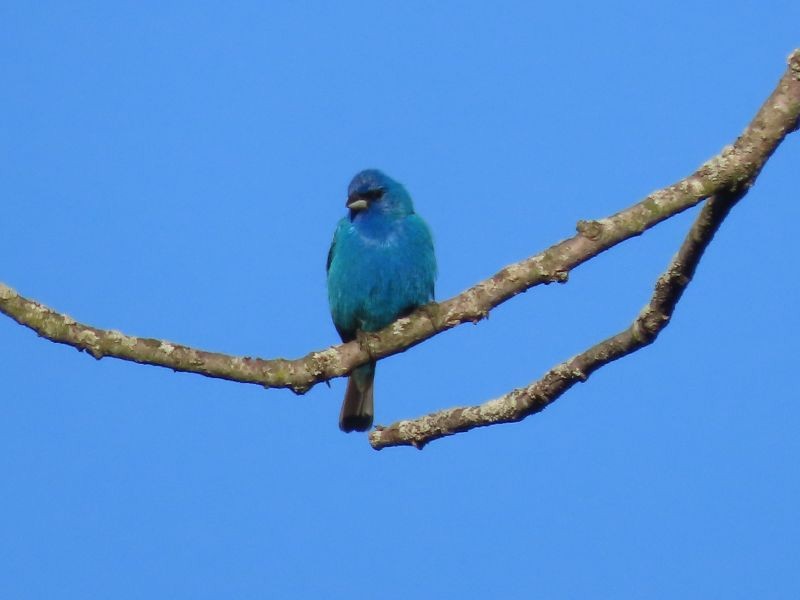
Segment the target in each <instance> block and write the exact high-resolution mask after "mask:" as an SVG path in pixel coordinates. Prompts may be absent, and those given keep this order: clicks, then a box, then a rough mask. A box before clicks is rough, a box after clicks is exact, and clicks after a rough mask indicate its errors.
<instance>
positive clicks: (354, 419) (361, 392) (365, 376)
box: [339, 362, 375, 433]
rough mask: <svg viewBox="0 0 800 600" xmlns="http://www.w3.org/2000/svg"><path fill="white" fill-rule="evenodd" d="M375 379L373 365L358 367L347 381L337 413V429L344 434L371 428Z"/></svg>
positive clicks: (373, 411)
mask: <svg viewBox="0 0 800 600" xmlns="http://www.w3.org/2000/svg"><path fill="white" fill-rule="evenodd" d="M374 379H375V363H374V362H371V363H367V364H366V365H364V366H363V367H358V368H357V369H356V370H355V371H353V372H352V373H351V374H350V378H349V379H348V380H347V391H346V392H345V393H344V402H342V412H340V413H339V429H341V430H342V431H344V432H345V433H350V432H351V431H366V430H367V429H369V428H370V427H372V418H373V415H374V414H375V410H374V408H373V403H372V382H373V381H374Z"/></svg>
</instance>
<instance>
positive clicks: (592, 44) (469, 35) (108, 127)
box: [0, 0, 800, 599]
mask: <svg viewBox="0 0 800 600" xmlns="http://www.w3.org/2000/svg"><path fill="white" fill-rule="evenodd" d="M798 23H800V4H798V3H797V2H796V1H795V0H792V1H788V0H787V1H783V2H767V3H757V2H735V1H734V2H719V1H715V2H705V3H689V2H673V3H656V2H650V3H647V2H611V3H595V2H585V3H575V2H563V3H547V4H543V3H533V2H502V3H486V2H439V3H422V2H405V3H374V2H373V3H366V2H365V3H356V2H342V3H323V2H306V3H300V2H233V3H213V2H183V3H180V2H166V3H165V2H158V3H156V2H114V3H109V2H37V3H33V2H23V1H10V0H5V1H2V2H0V85H2V91H0V184H1V186H2V187H0V198H1V200H0V202H2V211H1V212H0V244H1V247H2V250H1V251H0V280H1V281H3V282H5V283H6V284H8V285H10V286H12V287H14V288H16V289H17V290H18V291H19V292H20V293H22V294H24V295H26V296H29V297H32V298H35V299H37V300H40V301H42V302H44V303H46V304H48V305H50V306H52V307H54V308H56V309H58V310H60V311H63V312H65V313H67V314H69V315H71V316H72V317H74V318H76V319H78V320H80V321H83V322H87V323H90V324H92V325H95V326H99V327H106V328H112V329H118V330H121V331H124V332H126V333H130V334H134V335H143V336H148V337H158V338H165V339H168V340H171V341H175V342H180V343H185V344H190V345H194V346H197V347H200V348H203V349H208V350H217V351H223V352H230V353H234V354H242V355H253V356H261V357H264V358H271V357H278V356H285V357H297V356H301V355H303V354H305V353H306V352H308V351H310V350H313V349H321V348H325V347H327V346H328V345H330V344H333V343H335V342H337V341H338V339H337V336H336V332H335V330H334V328H333V326H332V324H331V322H330V317H329V314H328V307H327V299H326V294H325V276H324V268H325V258H326V254H327V251H328V245H329V243H330V239H331V235H332V233H333V229H334V226H335V223H336V221H337V219H339V218H340V217H341V216H342V214H343V213H344V200H345V191H346V187H347V184H348V182H349V180H350V178H351V177H352V176H353V174H354V173H356V172H357V171H359V170H361V169H362V168H366V167H378V168H381V169H383V170H385V171H386V172H387V173H388V174H390V175H392V176H393V177H395V178H396V179H398V180H400V181H402V182H403V183H405V184H406V186H407V188H408V189H409V190H410V192H411V193H412V195H413V197H414V199H415V202H416V207H417V210H418V212H419V213H420V214H422V215H423V216H424V217H425V219H426V220H427V221H428V222H429V223H430V225H431V228H432V230H433V231H434V234H435V238H436V246H437V254H438V258H439V267H440V277H439V280H438V284H437V296H438V298H439V299H444V298H449V297H451V296H453V295H455V294H456V293H458V292H460V291H462V290H463V289H465V288H466V287H468V286H470V285H472V284H473V283H475V282H477V281H479V280H481V279H483V278H485V277H487V276H489V275H491V274H492V273H494V272H495V271H497V270H498V269H499V268H501V267H502V266H504V265H506V264H508V263H510V262H513V261H515V260H519V259H521V258H524V257H526V256H528V255H531V254H534V253H536V252H538V251H540V250H542V249H544V248H545V247H547V246H548V245H550V244H552V243H554V242H556V241H558V240H560V239H562V238H564V237H567V236H570V235H572V233H573V231H574V226H575V223H576V221H578V220H579V219H589V218H598V217H603V216H606V215H608V214H610V213H612V212H615V211H617V210H619V209H621V208H623V207H626V206H628V205H630V204H632V203H634V202H636V201H638V200H640V199H641V198H642V197H644V196H645V195H646V194H648V193H649V192H651V191H653V190H655V189H657V188H659V187H662V186H664V185H667V184H669V183H671V182H673V181H675V180H677V179H680V178H681V177H683V176H685V175H687V174H688V173H689V172H691V171H692V170H694V169H695V168H696V167H697V166H698V165H699V164H700V163H702V162H703V161H704V160H706V159H707V158H709V157H710V156H712V155H714V154H716V153H717V152H718V151H719V150H720V149H721V148H722V147H723V146H724V145H725V144H727V143H730V142H732V141H733V140H734V139H735V137H736V136H737V135H738V134H739V132H740V131H741V130H742V129H743V128H744V126H745V125H746V124H747V122H748V121H749V120H750V119H751V117H752V116H753V115H754V114H755V111H756V109H757V108H758V106H759V105H760V104H761V102H762V101H763V100H764V99H765V98H766V97H767V96H768V94H769V93H770V92H771V91H772V89H773V87H774V85H775V83H776V82H777V80H778V78H779V77H780V75H781V73H782V72H783V70H784V68H785V59H786V57H787V55H788V54H789V53H790V51H791V50H792V49H793V48H795V47H797V46H800V35H798V32H799V31H800V28H799V27H798ZM798 164H800V134H795V135H794V136H791V137H790V138H788V139H787V141H786V142H785V143H784V145H783V146H781V147H780V148H779V150H778V152H777V153H776V154H775V156H774V157H773V158H772V160H771V161H770V162H769V163H768V165H767V167H766V168H765V169H764V171H763V173H762V175H761V178H760V179H759V181H758V183H757V185H756V186H755V187H754V188H753V190H752V191H751V192H750V194H749V195H748V196H747V198H746V199H745V200H744V201H743V202H742V203H741V204H740V205H739V206H738V207H737V208H736V209H735V210H734V211H733V213H732V214H731V216H730V217H729V219H728V220H727V222H726V223H725V224H724V226H723V228H722V230H721V232H720V233H719V235H718V237H717V239H716V240H715V241H714V243H713V245H712V246H711V248H710V250H709V252H708V254H707V256H706V257H705V259H704V260H703V262H702V264H701V266H700V268H699V270H698V273H697V277H696V279H695V281H694V282H693V284H692V286H691V287H690V288H689V290H688V292H687V293H686V295H685V297H684V299H683V301H682V302H681V303H680V305H679V306H678V309H677V311H676V314H675V317H674V320H673V322H672V323H671V325H670V326H669V327H668V328H667V329H666V330H665V332H664V333H663V335H662V337H661V338H660V339H659V340H658V341H657V343H656V344H655V345H654V346H652V347H650V348H647V349H645V350H644V351H642V352H640V353H637V354H636V355H634V356H631V357H628V358H625V359H624V360H622V361H620V362H618V363H615V364H613V365H611V366H609V367H606V368H604V369H602V370H601V371H599V372H598V373H597V374H595V375H594V376H593V377H592V378H591V380H590V381H589V382H587V383H585V384H582V385H580V386H577V387H576V388H574V389H573V390H571V391H570V392H569V393H568V394H567V395H566V396H564V397H563V398H561V399H560V400H559V401H558V402H557V403H555V404H554V405H553V406H552V407H550V408H549V409H548V410H546V411H545V412H544V413H542V414H540V415H536V416H534V417H532V418H530V419H528V420H526V421H524V422H522V423H519V424H515V425H506V426H501V427H494V428H488V429H482V430H478V431H474V432H470V433H467V434H463V435H459V436H456V437H453V438H449V439H446V440H442V441H438V442H436V443H433V444H431V445H430V446H429V447H428V448H426V449H425V450H424V451H423V452H418V451H416V450H413V449H409V448H400V449H388V450H384V451H382V452H375V451H373V450H372V449H371V448H370V447H369V445H368V444H367V440H366V437H365V436H364V435H349V436H347V435H344V434H342V433H340V432H339V430H338V428H337V417H338V411H339V403H340V401H341V398H342V396H343V393H344V381H343V380H336V381H333V382H332V385H331V387H330V388H328V387H327V386H325V385H320V386H317V387H316V388H314V389H313V390H312V391H311V392H309V393H308V394H306V395H305V396H295V395H293V394H292V393H290V392H288V391H285V390H269V391H267V390H263V389H261V388H258V387H256V386H247V385H241V384H234V383H229V382H222V381H215V380H209V379H205V378H203V377H200V376H196V375H186V374H175V373H173V372H171V371H169V370H165V369H158V368H154V367H145V366H139V365H135V364H131V363H124V362H121V361H115V360H112V359H105V360H102V361H99V362H97V361H95V360H94V359H92V358H90V357H89V356H88V355H86V354H81V353H78V352H76V351H75V350H74V349H72V348H68V347H66V346H59V345H55V344H52V343H50V342H47V341H45V340H42V339H39V338H38V337H37V336H36V335H35V334H33V333H32V332H31V331H29V330H27V329H23V328H21V327H19V326H17V325H16V324H14V323H13V322H12V321H11V320H9V319H7V318H5V317H2V318H0V340H2V346H0V377H1V378H2V379H1V380H2V395H1V396H0V498H2V511H0V597H2V598H8V599H12V598H13V599H29V598H37V599H38V598H47V599H50V598H114V599H128V598H147V599H153V598H193V599H195V598H374V597H382V598H390V599H391V598H408V597H415V598H433V597H438V598H446V597H461V598H479V597H499V598H547V599H561V598H580V599H584V598H592V599H597V598H665V599H666V598H670V599H671V598H726V599H737V598H748V599H751V598H769V599H771V598H780V599H783V598H798V597H800V556H799V554H800V550H798V539H800V517H799V516H798V510H797V507H798V504H799V503H800V472H799V471H798V460H800V438H798V434H797V432H798V429H799V428H800V404H798V399H800V398H799V396H800V394H799V393H798V391H797V381H796V371H797V355H798V352H797V337H798V334H799V333H800V316H799V315H800V312H798V310H797V306H798V302H799V301H800V290H798V281H797V279H798V278H797V265H798V261H800V251H798V244H797V227H798V223H800V203H798V201H797V200H798V172H799V171H798ZM694 214H695V211H691V212H690V213H686V214H684V215H681V216H680V217H679V218H677V219H674V220H672V221H670V222H668V223H665V224H662V225H661V226H659V227H658V228H657V229H655V230H653V231H651V232H649V233H648V234H646V235H645V236H642V237H640V238H637V239H634V240H631V241H629V242H627V243H626V244H624V245H623V246H621V247H619V248H616V249H614V250H612V251H611V252H609V253H607V254H604V255H602V256H601V257H600V258H599V259H597V260H595V261H592V262H591V263H590V264H588V265H586V266H583V267H581V268H579V269H577V270H576V271H574V272H573V273H572V275H571V278H570V282H569V284H568V285H566V286H549V287H540V288H536V289H535V290H533V291H531V292H529V293H527V294H525V295H522V296H520V297H517V298H515V299H514V300H512V301H510V302H509V303H507V304H505V305H503V306H501V307H500V308H498V309H497V310H495V311H494V312H493V313H492V315H491V318H490V319H489V320H488V321H484V322H482V323H480V324H479V325H476V326H472V325H465V326H461V327H459V328H457V329H455V330H453V331H450V332H447V333H445V334H443V335H440V336H438V337H436V338H434V339H432V340H430V341H429V342H427V343H425V344H423V345H421V346H418V347H416V348H414V349H412V350H410V351H408V352H406V353H404V354H401V355H398V356H395V357H392V358H389V359H387V360H385V361H382V362H381V363H380V364H379V366H378V372H377V381H376V408H377V416H376V421H377V422H378V423H383V424H388V423H390V422H392V421H395V420H397V419H400V418H406V417H413V416H417V415H421V414H424V413H426V412H429V411H433V410H436V409H439V408H446V407H451V406H454V405H460V404H474V403H479V402H482V401H485V400H487V399H489V398H492V397H495V396H497V395H500V394H502V393H504V392H506V391H508V390H510V389H512V388H514V387H517V386H521V385H525V384H527V383H529V382H530V381H532V380H535V379H536V378H538V377H539V376H540V375H541V374H542V373H543V372H544V371H546V370H547V369H548V368H550V367H551V366H553V365H554V364H556V363H557V362H560V361H562V360H564V359H566V358H568V357H570V356H572V355H573V354H575V353H577V352H579V351H581V350H583V349H584V348H586V347H587V346H588V345H589V344H592V343H594V342H596V341H598V340H600V339H602V338H604V337H605V336H608V335H610V334H612V333H615V332H617V331H618V330H620V329H622V328H623V327H625V326H627V325H628V324H629V322H630V321H631V319H632V318H633V317H634V316H635V315H636V313H637V312H638V310H639V308H640V307H641V306H642V305H643V304H644V302H645V301H646V300H647V298H648V297H649V294H650V292H651V290H652V285H653V282H654V281H655V279H656V277H657V276H658V274H659V273H660V272H661V270H662V269H663V268H664V267H665V266H666V264H667V263H668V261H669V259H670V257H671V256H672V254H673V253H674V251H675V250H676V249H677V246H678V244H679V242H680V239H681V238H682V235H683V233H684V232H685V230H686V228H687V226H688V224H689V223H690V221H691V219H692V217H693V215H694Z"/></svg>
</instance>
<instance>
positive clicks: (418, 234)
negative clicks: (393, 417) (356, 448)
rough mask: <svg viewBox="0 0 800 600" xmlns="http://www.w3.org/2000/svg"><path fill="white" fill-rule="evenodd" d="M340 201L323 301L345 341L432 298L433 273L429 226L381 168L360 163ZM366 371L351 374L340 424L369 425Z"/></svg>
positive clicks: (369, 367) (369, 371)
mask: <svg viewBox="0 0 800 600" xmlns="http://www.w3.org/2000/svg"><path fill="white" fill-rule="evenodd" d="M346 206H347V208H348V211H349V212H348V215H347V216H346V217H344V218H343V219H342V220H341V221H339V225H338V226H337V228H336V232H335V233H334V236H333V243H332V244H331V249H330V251H329V252H328V301H329V303H330V308H331V316H332V317H333V323H334V325H335V326H336V330H337V331H338V332H339V335H340V336H341V338H342V341H345V342H347V341H350V340H352V339H355V337H356V332H357V331H359V330H361V331H377V330H379V329H382V328H383V327H386V326H387V325H388V324H389V323H391V322H392V321H394V320H395V319H397V318H398V317H400V316H402V315H404V314H407V313H408V312H410V311H411V310H413V309H414V308H416V307H417V306H420V305H422V304H426V303H427V302H430V301H431V300H433V286H434V281H435V279H436V258H435V256H434V253H433V239H432V238H431V233H430V230H429V229H428V226H427V225H426V224H425V221H423V220H422V218H421V217H419V216H418V215H417V214H416V213H415V212H414V206H413V203H412V202H411V196H409V194H408V192H407V191H406V190H405V188H404V187H403V186H402V185H401V184H399V183H398V182H396V181H394V180H393V179H391V178H390V177H388V176H387V175H385V174H383V173H382V172H381V171H378V170H375V169H368V170H366V171H362V172H360V173H358V174H357V175H356V176H355V177H354V178H353V181H352V182H351V183H350V187H349V189H348V194H347V203H346ZM374 374H375V363H374V362H372V363H368V364H366V365H364V366H362V367H359V368H358V369H356V370H355V371H353V373H352V374H351V376H350V380H349V381H348V384H347V392H346V393H345V398H344V402H343V404H342V411H341V414H340V415H339V427H340V428H341V429H342V431H348V432H349V431H366V430H367V429H369V428H370V427H371V426H372V419H373V412H374V411H373V395H372V384H373V378H374Z"/></svg>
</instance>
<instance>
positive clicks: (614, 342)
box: [369, 186, 748, 450]
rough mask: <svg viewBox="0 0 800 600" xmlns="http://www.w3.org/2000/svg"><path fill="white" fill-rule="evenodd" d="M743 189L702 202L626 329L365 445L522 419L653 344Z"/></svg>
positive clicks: (412, 442) (380, 433) (415, 440)
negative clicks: (512, 386)
mask: <svg viewBox="0 0 800 600" xmlns="http://www.w3.org/2000/svg"><path fill="white" fill-rule="evenodd" d="M747 189H748V188H747V186H745V187H742V188H741V189H740V191H737V192H731V193H721V194H719V195H716V196H714V197H712V198H710V199H709V200H708V201H707V202H706V203H705V205H704V206H703V209H702V211H701V212H700V215H699V216H698V217H697V219H696V220H695V222H694V223H693V224H692V227H691V229H690V230H689V233H688V235H687V236H686V239H685V240H684V241H683V244H682V245H681V247H680V249H679V250H678V253H677V254H676V255H675V256H674V257H673V259H672V262H670V264H669V267H667V270H666V271H664V273H663V274H662V275H661V277H659V278H658V281H656V285H655V290H654V291H653V295H652V297H651V298H650V301H649V302H648V303H647V305H646V306H645V307H644V308H643V309H642V311H641V312H640V313H639V315H638V316H637V317H636V318H635V319H634V320H633V323H631V325H630V327H628V328H627V329H626V330H624V331H622V332H620V333H618V334H617V335H615V336H613V337H610V338H608V339H607V340H605V341H602V342H600V343H599V344H596V345H594V346H592V347H591V348H589V349H588V350H586V351H585V352H582V353H581V354H579V355H577V356H574V357H573V358H570V359H569V360H567V361H565V362H563V363H561V364H559V365H556V366H555V367H553V368H552V369H550V370H549V371H548V372H547V373H545V375H544V377H542V378H541V379H540V380H539V381H536V382H535V383H532V384H530V385H528V386H526V387H524V388H518V389H516V390H513V391H511V392H509V393H507V394H505V395H503V396H501V397H500V398H496V399H494V400H489V401H488V402H486V403H484V404H481V405H479V406H469V407H458V408H451V409H448V410H442V411H438V412H435V413H432V414H429V415H426V416H424V417H420V418H418V419H413V420H405V421H398V422H397V423H394V424H393V425H390V426H389V427H380V426H378V427H377V428H376V429H374V430H373V431H372V432H371V433H370V434H369V441H370V444H372V446H373V448H375V449H376V450H380V449H382V448H386V447H387V446H415V447H416V448H419V449H422V447H423V446H425V445H426V444H427V443H429V442H431V441H433V440H437V439H439V438H443V437H447V436H450V435H454V434H456V433H461V432H463V431H469V430H470V429H475V428H477V427H486V426H488V425H498V424H500V423H514V422H517V421H521V420H522V419H524V418H525V417H528V416H530V415H532V414H535V413H538V412H540V411H542V410H544V409H545V407H547V406H549V405H550V404H551V403H552V402H554V401H555V400H557V399H558V398H560V397H561V396H562V395H563V394H564V393H565V392H566V391H567V390H569V389H570V388H571V387H572V386H573V385H575V384H576V383H579V382H583V381H586V380H587V379H588V378H589V376H590V375H591V374H592V373H594V372H595V371H596V370H597V369H599V368H600V367H602V366H604V365H607V364H608V363H610V362H613V361H615V360H618V359H620V358H622V357H623V356H627V355H628V354H631V353H632V352H635V351H636V350H639V349H641V348H644V347H645V346H647V345H649V344H652V343H653V342H654V341H655V339H656V337H658V334H659V333H661V331H662V330H663V329H664V328H665V327H666V326H667V324H668V323H669V320H670V318H671V317H672V313H673V311H674V310H675V306H676V305H677V303H678V300H680V298H681V295H682V294H683V291H684V290H685V289H686V286H687V285H689V282H690V281H691V280H692V277H693V276H694V273H695V269H696V268H697V264H698V263H699V262H700V258H701V257H702V256H703V252H704V251H705V249H706V248H707V247H708V245H709V243H711V240H712V239H713V237H714V234H715V233H716V232H717V230H718V229H719V226H720V224H721V223H722V221H723V220H724V219H725V217H726V216H727V214H728V212H729V211H730V209H731V208H732V207H733V205H734V204H735V203H736V202H738V201H739V199H741V198H742V197H743V196H744V195H745V194H746V193H747Z"/></svg>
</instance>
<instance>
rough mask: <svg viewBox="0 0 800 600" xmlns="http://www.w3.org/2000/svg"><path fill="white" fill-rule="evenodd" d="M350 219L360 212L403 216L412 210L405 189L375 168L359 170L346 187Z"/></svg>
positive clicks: (412, 206)
mask: <svg viewBox="0 0 800 600" xmlns="http://www.w3.org/2000/svg"><path fill="white" fill-rule="evenodd" d="M345 204H346V206H347V208H348V209H349V210H350V220H351V221H352V220H353V219H355V218H356V217H357V216H358V215H360V214H385V215H393V216H405V215H410V214H412V213H413V212H414V205H413V204H412V202H411V196H409V194H408V192H407V191H406V189H405V188H404V187H403V186H402V184H400V183H398V182H396V181H395V180H394V179H392V178H391V177H389V176H388V175H386V174H384V173H383V172H381V171H378V170H377V169H367V170H366V171H361V172H360V173H358V174H357V175H356V176H355V177H353V180H352V181H351V182H350V186H349V187H348V188H347V202H346V203H345Z"/></svg>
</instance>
